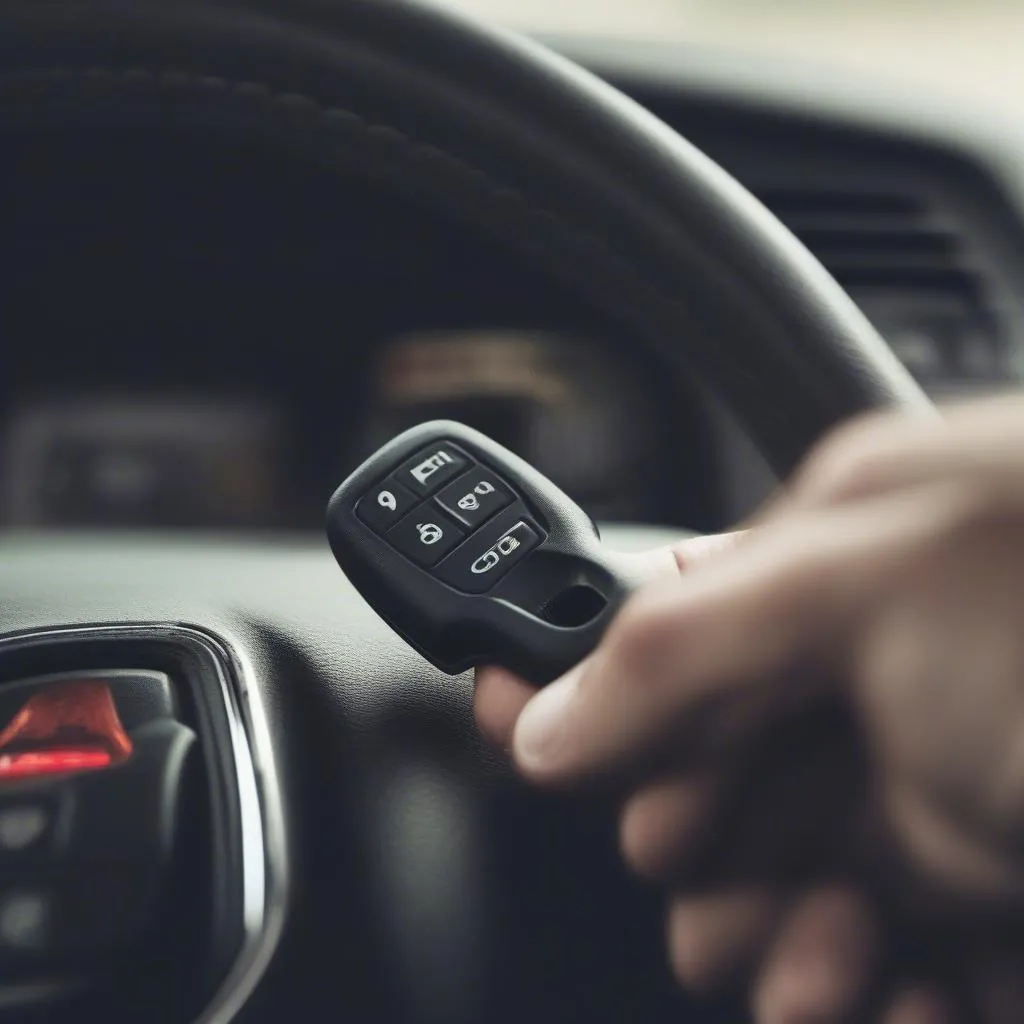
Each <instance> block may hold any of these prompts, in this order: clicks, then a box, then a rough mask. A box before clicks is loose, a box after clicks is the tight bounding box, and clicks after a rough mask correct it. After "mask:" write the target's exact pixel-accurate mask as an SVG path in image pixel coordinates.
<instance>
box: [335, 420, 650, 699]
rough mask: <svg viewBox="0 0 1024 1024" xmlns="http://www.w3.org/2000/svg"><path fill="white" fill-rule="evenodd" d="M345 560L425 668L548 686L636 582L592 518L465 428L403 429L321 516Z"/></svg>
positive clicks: (594, 638)
mask: <svg viewBox="0 0 1024 1024" xmlns="http://www.w3.org/2000/svg"><path fill="white" fill-rule="evenodd" d="M327 534H328V537H329V539H330V543H331V548H332V550H333V551H334V556H335V558H336V559H337V560H338V564H339V565H340V566H341V568H342V570H343V571H344V572H345V574H346V575H347V577H348V578H349V580H350V581H351V582H352V584H353V585H354V586H355V587H356V588H357V589H358V590H359V592H360V593H361V594H362V595H363V597H364V598H365V599H366V600H367V601H368V602H369V604H370V605H371V606H372V607H373V608H374V610H375V611H376V612H377V613H378V614H379V615H380V616H381V617H382V618H383V619H384V620H385V621H386V622H387V623H388V624H389V625H390V626H391V627H392V628H393V629H394V630H395V631H396V632H397V633H399V635H400V636H402V637H403V638H404V639H405V640H406V641H407V642H408V643H409V644H411V645H412V646H413V647H414V648H415V649H416V650H417V651H419V652H420V653H421V654H422V655H423V656H424V657H425V658H426V659H427V660H428V661H430V662H432V663H433V664H434V665H436V666H437V667H438V668H440V669H442V670H443V671H445V672H448V673H451V674H455V673H457V672H462V671H464V670H466V669H468V668H471V667H472V666H474V665H482V664H495V665H502V666H504V667H505V668H508V669H510V670H512V671H514V672H516V673H518V674H519V675H521V676H524V677H525V678H526V679H529V680H530V681H532V682H534V683H537V684H543V683H547V682H550V681H551V680H552V679H555V678H556V677H557V676H559V675H561V674H562V673H563V672H565V671H566V670H567V669H568V668H570V667H571V666H572V665H574V664H576V662H578V661H579V660H580V659H581V658H583V657H585V656H586V655H587V654H589V653H590V651H591V650H593V648H594V647H595V646H596V644H597V642H598V641H599V640H600V638H601V636H602V634H603V633H604V631H605V629H606V627H607V626H608V623H609V622H610V621H611V619H612V617H613V616H614V615H615V613H616V611H617V610H618V608H619V606H620V605H621V604H622V602H623V601H624V600H625V598H626V597H627V596H628V595H629V593H630V592H631V591H632V590H633V589H634V588H635V586H636V585H637V584H638V583H639V580H638V579H635V578H632V576H631V574H630V567H631V562H630V560H629V559H628V557H627V556H624V555H622V554H616V553H613V552H610V551H608V550H606V549H605V548H604V547H603V546H602V544H601V541H600V537H599V535H598V531H597V527H596V526H595V524H594V523H593V522H592V520H591V519H590V517H589V516H588V515H587V514H586V513H585V512H584V511H583V510H582V509H581V508H580V507H579V506H578V505H577V504H576V503H575V502H574V501H572V499H571V498H569V497H568V496H567V495H566V494H564V493H563V492H562V491H561V490H559V489H558V488H557V487H556V486H555V485H554V484H553V483H552V482H551V481H550V480H548V479H547V478H546V477H544V476H543V475H542V474H541V473H538V472H537V470H535V469H534V468H533V467H532V466H530V465H529V464H528V463H527V462H525V461H523V460H522V459H520V458H519V457H518V456H516V455H514V454H513V453H512V452H510V451H508V449H506V448H503V447H502V446H501V445H499V444H497V443H496V442H494V441H492V440H491V439H490V438H488V437H485V436H484V435H483V434H481V433H479V432H478V431H476V430H472V429H471V428H469V427H466V426H464V425H462V424H460V423H453V422H450V421H446V420H437V421H433V422H430V423H424V424H421V425H420V426H417V427H413V428H412V429H410V430H407V431H405V432H404V433H402V434H400V435H399V436H398V437H396V438H394V439H393V440H392V441H390V442H388V443H387V444H386V445H384V447H383V448H381V449H380V450H379V451H378V452H376V454H374V455H372V456H371V457H370V458H369V459H367V460H366V461H365V462H364V463H363V464H362V465H361V466H360V467H359V468H358V469H357V470H356V471H355V472H354V473H352V475H351V476H349V478H348V479H347V480H346V481H345V482H344V483H343V484H342V485H341V486H340V487H339V488H338V490H337V491H336V492H335V494H334V496H333V497H332V498H331V501H330V504H329V505H328V508H327Z"/></svg>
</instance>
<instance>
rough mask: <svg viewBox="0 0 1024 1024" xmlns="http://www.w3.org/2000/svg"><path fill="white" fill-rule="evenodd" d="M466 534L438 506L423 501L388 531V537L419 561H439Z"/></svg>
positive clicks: (425, 562)
mask: <svg viewBox="0 0 1024 1024" xmlns="http://www.w3.org/2000/svg"><path fill="white" fill-rule="evenodd" d="M465 536H466V534H465V532H464V531H463V530H461V529H459V527H457V526H456V525H455V524H454V523H453V522H451V521H450V520H449V519H448V518H447V517H445V516H443V515H442V514H441V513H440V512H439V511H438V510H437V509H436V508H432V507H431V506H430V505H421V506H420V507H419V508H417V509H414V510H413V511H412V512H411V513H410V514H409V515H407V516H406V517H405V518H404V519H403V520H402V521H401V522H400V523H399V524H398V525H397V526H396V527H394V528H393V529H391V530H389V531H388V535H387V537H388V540H389V541H390V542H391V543H392V544H394V546H395V547H396V548H398V550H399V551H401V552H402V554H403V555H405V556H406V557H407V558H411V559H412V560H413V561H414V562H415V563H416V564H417V565H422V566H424V567H426V568H429V567H430V566H432V565H436V564H437V563H438V562H440V561H441V559H442V558H444V556H445V555H446V554H448V552H449V551H451V549H452V548H453V547H455V545H456V544H458V543H459V542H460V541H461V540H463V539H464V538H465Z"/></svg>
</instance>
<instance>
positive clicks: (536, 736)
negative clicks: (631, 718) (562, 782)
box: [512, 668, 582, 770]
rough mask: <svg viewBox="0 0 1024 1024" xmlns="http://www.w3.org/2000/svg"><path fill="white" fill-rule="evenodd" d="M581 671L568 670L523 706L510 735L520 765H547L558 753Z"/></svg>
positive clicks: (538, 766) (578, 669) (532, 767)
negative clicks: (513, 730)
mask: <svg viewBox="0 0 1024 1024" xmlns="http://www.w3.org/2000/svg"><path fill="white" fill-rule="evenodd" d="M581 673H582V669H580V668H574V669H572V670H571V671H570V672H567V673H566V674H565V675H564V676H562V677H561V678H560V679H556V680H555V681H554V682H553V683H551V684H549V685H548V686H546V687H545V688H544V689H543V690H541V691H540V693H538V694H537V696H536V697H534V698H533V699H532V700H531V701H530V703H529V704H527V705H526V707H525V708H523V710H522V713H521V714H520V715H519V721H518V722H517V723H516V728H515V732H514V733H513V736H512V749H513V751H514V753H515V758H516V761H517V763H518V764H519V766H520V767H521V768H526V769H528V770H529V769H535V768H546V767H547V766H548V765H549V764H550V763H551V761H552V759H553V758H554V757H555V756H556V755H557V751H558V749H559V747H561V746H562V740H563V738H564V736H565V731H566V721H567V719H568V711H569V705H570V704H571V703H572V701H573V698H574V697H575V696H576V691H577V690H578V689H579V681H580V675H581Z"/></svg>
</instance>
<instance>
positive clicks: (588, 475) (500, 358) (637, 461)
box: [366, 331, 652, 518]
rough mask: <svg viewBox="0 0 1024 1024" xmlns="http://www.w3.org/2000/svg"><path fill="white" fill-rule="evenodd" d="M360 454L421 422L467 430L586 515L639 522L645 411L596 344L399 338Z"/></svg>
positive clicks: (646, 447)
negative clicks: (532, 470) (515, 458)
mask: <svg viewBox="0 0 1024 1024" xmlns="http://www.w3.org/2000/svg"><path fill="white" fill-rule="evenodd" d="M374 388H375V396H374V409H373V413H372V415H371V422H370V431H369V433H370V437H369V439H368V442H367V446H366V447H367V449H368V450H369V449H371V448H373V447H376V446H377V445H379V444H381V443H382V442H383V441H385V440H387V439H388V438H389V437H391V436H393V435H394V434H395V433H397V432H398V431H400V430H402V429H404V428H405V427H408V426H411V425H412V424H414V423H419V422H422V421H423V420H426V419H433V418H448V419H455V420H459V421H461V422H463V423H468V424H469V425H470V426H473V427H476V428H477V429H478V430H481V431H483V432H484V433H486V434H488V435H490V436H491V437H493V438H494V439H495V440H497V441H500V442H501V443H502V444H504V445H506V446H507V447H508V448H511V449H512V450H513V451H514V452H516V453H518V454H519V455H522V456H523V457H524V458H525V459H527V460H528V461H530V462H532V463H533V464H534V465H535V466H537V468H538V469H540V470H541V471H542V472H544V473H546V474H547V475H548V476H550V477H551V479H552V480H554V481H555V482H556V483H558V484H559V485H560V486H561V487H563V488H564V489H565V490H566V491H568V492H569V493H571V494H572V495H573V496H574V497H575V498H576V499H577V500H578V501H580V502H581V503H582V504H583V505H584V506H585V507H586V508H587V509H588V510H589V511H590V512H591V514H593V515H595V516H618V517H622V518H626V517H633V516H636V517H640V516H644V515H646V514H649V512H650V509H649V505H650V502H649V501H648V500H647V499H648V497H649V495H648V493H647V491H648V487H647V485H648V484H649V482H650V467H649V466H648V462H649V455H650V453H651V451H652V446H651V444H650V442H651V432H652V425H651V423H652V420H651V410H650V406H651V402H650V400H649V396H647V397H645V395H644V391H643V388H642V387H641V386H640V385H639V383H638V381H637V379H636V376H635V374H634V373H633V372H632V370H631V368H630V367H629V366H628V365H627V364H623V363H620V362H619V361H617V360H615V359H613V358H612V354H611V353H608V352H606V351H605V350H604V349H603V348H601V347H599V346H598V345H596V344H585V343H582V342H580V341H577V340H575V339H570V338H565V337H562V336H558V335H551V334H542V333H524V332H517V331H466V332H460V333H449V332H444V333H434V334H420V335H413V336H406V337H403V338H399V339H396V340H395V341H393V342H392V343H390V344H388V345H387V346H386V347H385V348H384V350H383V351H382V353H381V356H380V359H379V361H378V363H377V365H376V367H375V381H374Z"/></svg>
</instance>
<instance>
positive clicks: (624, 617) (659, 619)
mask: <svg viewBox="0 0 1024 1024" xmlns="http://www.w3.org/2000/svg"><path fill="white" fill-rule="evenodd" d="M682 628H683V622H682V619H681V617H680V616H679V615H678V614H676V611H675V609H674V607H673V604H672V602H671V600H669V599H668V596H667V595H666V594H665V593H663V592H661V591H660V590H657V589H650V590H642V591H640V592H639V593H638V594H636V595H634V596H633V597H632V598H630V600H629V601H627V602H626V604H625V605H624V606H623V608H622V610H621V611H620V612H619V614H618V616H617V617H616V619H615V621H614V622H613V623H612V625H611V627H610V628H609V630H608V636H607V638H606V641H605V648H606V652H607V654H608V656H609V658H610V659H612V660H613V661H614V662H616V663H617V664H619V665H620V666H622V668H623V669H625V670H627V671H630V672H633V671H640V672H646V671H649V670H651V669H652V668H654V667H656V666H657V665H660V664H661V663H662V662H663V661H664V658H665V655H666V648H667V646H668V643H669V641H670V640H672V639H673V638H676V637H678V635H679V632H680V630H681V629H682Z"/></svg>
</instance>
